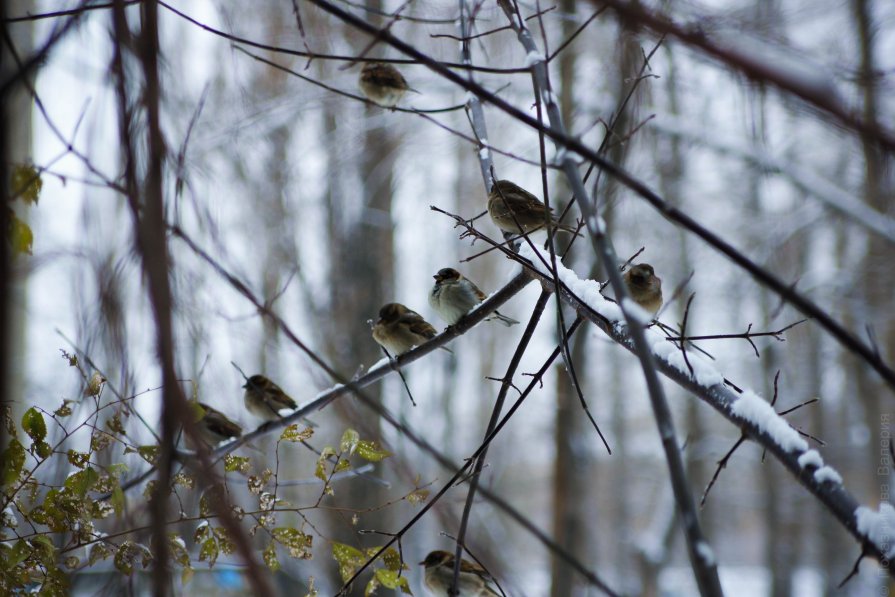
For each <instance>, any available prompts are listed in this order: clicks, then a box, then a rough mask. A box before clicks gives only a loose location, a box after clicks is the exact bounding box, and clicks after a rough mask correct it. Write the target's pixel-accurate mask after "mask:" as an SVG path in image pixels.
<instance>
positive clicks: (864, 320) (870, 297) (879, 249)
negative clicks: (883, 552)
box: [851, 0, 895, 501]
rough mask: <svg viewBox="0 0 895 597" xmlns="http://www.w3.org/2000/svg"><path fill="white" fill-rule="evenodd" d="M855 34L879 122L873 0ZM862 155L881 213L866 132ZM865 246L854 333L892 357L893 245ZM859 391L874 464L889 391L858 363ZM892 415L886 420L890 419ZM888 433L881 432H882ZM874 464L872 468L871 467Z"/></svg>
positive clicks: (885, 477)
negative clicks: (859, 308)
mask: <svg viewBox="0 0 895 597" xmlns="http://www.w3.org/2000/svg"><path fill="white" fill-rule="evenodd" d="M852 9H853V11H854V19H855V28H856V32H855V33H856V36H857V39H858V43H859V44H860V47H859V51H860V65H859V76H858V84H859V87H860V90H859V91H860V92H863V118H864V119H865V121H867V122H871V123H875V122H878V119H879V114H878V103H879V102H878V98H877V77H878V76H879V73H877V60H876V49H875V46H874V38H875V32H876V29H877V27H876V26H875V24H874V22H873V2H872V1H871V0H853V4H852ZM862 148H863V157H864V165H865V171H864V200H865V201H866V202H867V203H868V204H869V205H870V206H871V207H872V208H874V209H876V210H879V211H880V212H882V213H889V214H891V213H892V209H891V199H890V195H891V190H892V184H891V180H889V179H890V178H891V176H892V173H891V169H890V164H889V163H888V161H887V160H886V157H885V154H884V153H883V152H882V151H881V150H880V148H879V147H878V146H877V144H876V143H875V142H874V141H873V139H872V138H871V137H869V136H867V135H865V136H863V137H862ZM866 242H867V250H866V253H865V254H864V257H863V261H862V263H861V264H860V265H859V266H858V267H857V268H855V270H856V271H857V272H859V273H858V275H859V276H860V280H855V283H856V285H858V284H859V285H861V286H863V290H864V299H865V303H864V305H865V306H864V308H863V310H862V311H859V312H853V314H852V317H851V319H852V322H854V324H855V328H856V329H855V333H856V334H858V335H863V336H865V337H866V336H867V335H871V338H870V341H871V342H873V343H874V344H875V345H876V347H877V348H878V349H879V351H880V353H881V355H882V357H883V359H891V356H892V355H895V323H893V319H892V316H891V310H892V288H893V287H895V270H893V268H892V245H891V243H889V242H887V241H885V240H883V239H881V238H880V237H879V236H877V235H870V236H869V238H868V239H867V241H866ZM854 373H855V380H856V384H857V393H858V396H859V397H860V399H861V400H862V401H863V403H864V417H865V423H866V425H867V429H868V431H869V437H870V446H871V447H872V448H871V449H872V450H873V453H874V456H875V464H879V462H880V460H881V458H886V457H888V455H887V454H886V452H887V450H888V447H889V444H890V442H891V437H890V433H891V430H890V429H888V427H889V425H886V414H887V413H888V414H889V415H891V413H892V408H891V400H892V395H891V391H890V390H889V389H888V388H887V387H885V385H884V384H882V383H881V381H880V379H879V377H878V376H877V374H876V373H875V372H873V371H871V370H870V368H869V367H867V366H865V365H864V364H863V363H862V362H860V361H859V362H856V363H855V366H854ZM891 420H892V419H891V416H889V418H888V421H889V422H890V423H891ZM884 433H885V434H886V435H885V436H884V435H883V434H884ZM875 469H876V467H873V469H872V470H873V471H874V472H876V471H875ZM890 480H891V475H890V474H889V471H886V472H885V473H883V474H880V473H878V472H877V474H876V475H874V476H871V478H870V483H869V486H870V487H869V495H871V496H873V498H871V499H872V501H882V500H883V498H882V497H881V490H880V487H881V486H885V487H890V486H891V482H890Z"/></svg>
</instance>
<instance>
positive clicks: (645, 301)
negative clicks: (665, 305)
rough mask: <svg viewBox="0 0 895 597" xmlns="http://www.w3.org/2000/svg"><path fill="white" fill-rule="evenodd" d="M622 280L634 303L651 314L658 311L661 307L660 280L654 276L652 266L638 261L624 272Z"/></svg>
mask: <svg viewBox="0 0 895 597" xmlns="http://www.w3.org/2000/svg"><path fill="white" fill-rule="evenodd" d="M624 280H625V286H627V287H628V293H629V294H630V295H631V298H632V299H634V302H635V303H637V304H638V305H640V306H641V307H643V308H644V309H645V310H646V311H648V312H649V313H650V314H651V315H655V314H656V313H658V312H659V309H660V308H661V307H662V280H661V279H660V278H658V277H656V273H655V272H654V271H653V266H651V265H650V264H648V263H638V264H637V265H634V266H632V267H631V269H629V270H628V271H626V272H625V275H624Z"/></svg>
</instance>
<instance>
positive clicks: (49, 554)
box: [30, 535, 56, 566]
mask: <svg viewBox="0 0 895 597" xmlns="http://www.w3.org/2000/svg"><path fill="white" fill-rule="evenodd" d="M30 543H31V547H32V549H33V550H34V555H35V556H37V559H38V560H40V561H41V562H42V563H43V564H44V565H46V566H52V565H53V564H55V562H56V546H55V545H53V541H52V540H51V539H50V538H49V537H47V536H46V535H37V536H36V537H34V538H33V539H31V540H30Z"/></svg>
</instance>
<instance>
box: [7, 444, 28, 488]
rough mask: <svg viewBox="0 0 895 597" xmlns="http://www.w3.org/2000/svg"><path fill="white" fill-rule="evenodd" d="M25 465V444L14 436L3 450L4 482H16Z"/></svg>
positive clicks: (9, 483)
mask: <svg viewBox="0 0 895 597" xmlns="http://www.w3.org/2000/svg"><path fill="white" fill-rule="evenodd" d="M23 466H25V446H23V445H22V443H21V442H20V441H19V440H17V439H16V438H12V439H11V440H10V441H9V445H8V446H6V449H5V450H3V484H4V485H11V484H12V483H15V482H16V481H17V480H18V478H19V475H21V474H22V467H23Z"/></svg>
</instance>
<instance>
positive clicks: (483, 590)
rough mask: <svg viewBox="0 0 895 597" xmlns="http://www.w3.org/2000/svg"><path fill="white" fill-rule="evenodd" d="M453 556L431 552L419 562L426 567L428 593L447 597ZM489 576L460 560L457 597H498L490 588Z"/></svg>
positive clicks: (483, 570) (452, 568)
mask: <svg viewBox="0 0 895 597" xmlns="http://www.w3.org/2000/svg"><path fill="white" fill-rule="evenodd" d="M454 561H455V559H454V554H452V553H448V552H446V551H441V550H437V551H433V552H431V553H430V554H429V555H427V556H426V559H425V560H423V561H422V562H420V565H422V566H425V567H426V573H425V582H426V586H427V587H428V588H429V592H430V593H432V594H433V595H435V596H436V597H448V589H449V588H450V586H451V582H453V580H454ZM491 582H493V579H492V578H491V575H490V574H488V572H487V571H486V570H485V569H484V568H482V567H481V566H479V565H478V564H473V563H472V562H470V561H468V560H463V559H461V560H460V575H459V576H458V578H457V590H458V591H459V597H498V596H499V593H498V592H497V591H495V590H494V589H493V588H491V586H490V583H491Z"/></svg>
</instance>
